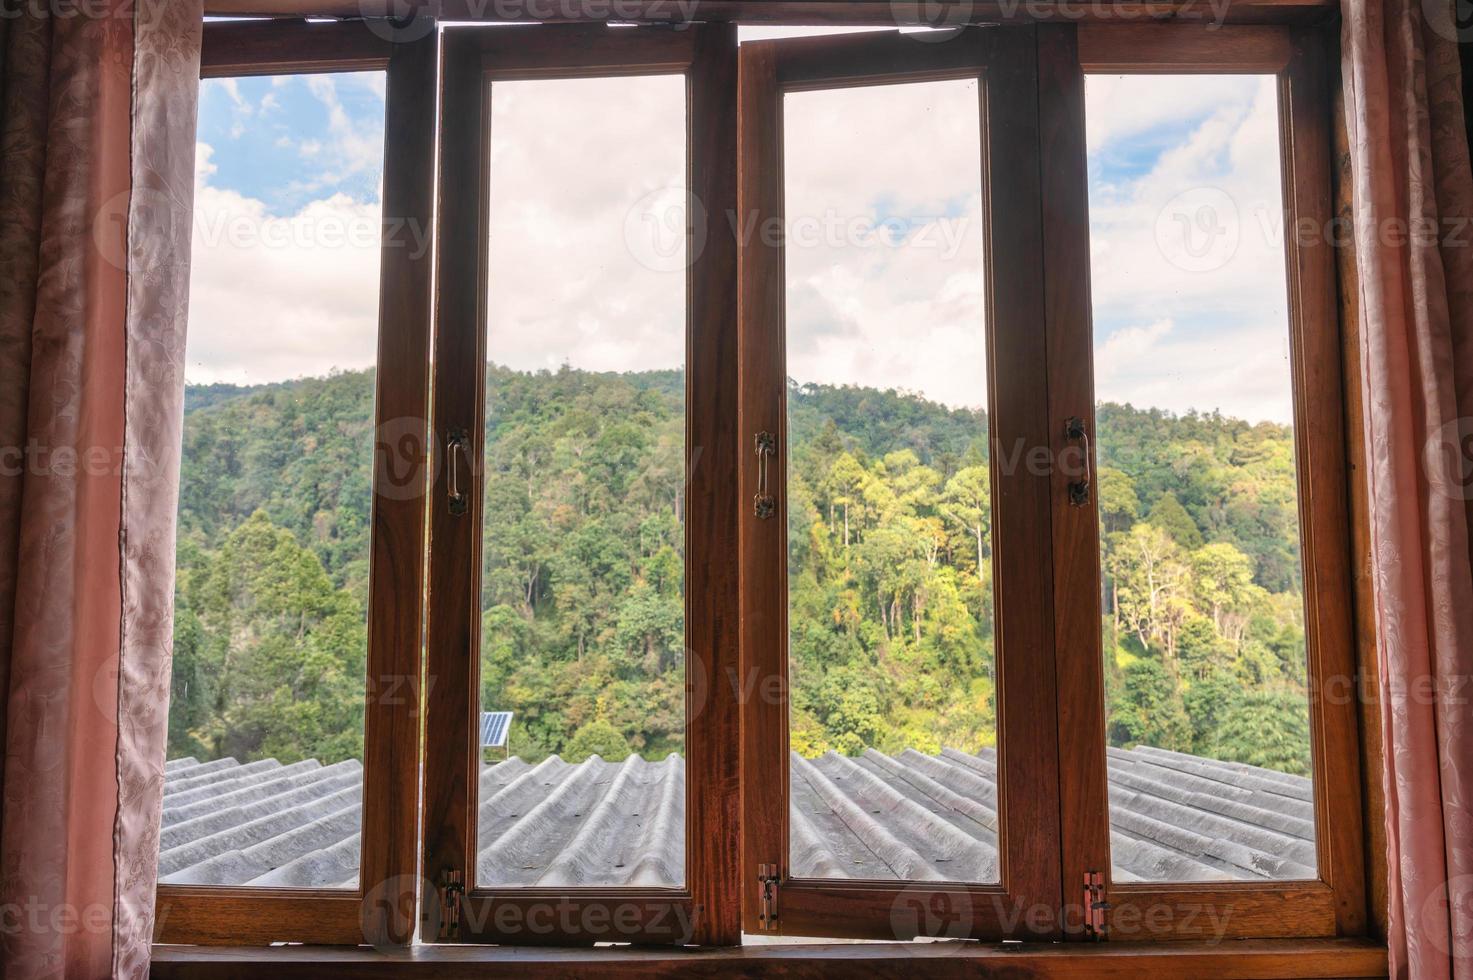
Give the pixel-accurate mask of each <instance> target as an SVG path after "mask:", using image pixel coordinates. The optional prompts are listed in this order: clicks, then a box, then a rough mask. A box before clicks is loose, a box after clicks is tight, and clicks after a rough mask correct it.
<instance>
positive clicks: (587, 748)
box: [564, 720, 630, 762]
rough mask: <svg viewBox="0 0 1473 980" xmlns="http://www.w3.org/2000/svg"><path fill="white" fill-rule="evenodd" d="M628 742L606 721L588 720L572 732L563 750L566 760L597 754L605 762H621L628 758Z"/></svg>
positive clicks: (577, 759) (581, 759)
mask: <svg viewBox="0 0 1473 980" xmlns="http://www.w3.org/2000/svg"><path fill="white" fill-rule="evenodd" d="M629 754H630V749H629V742H628V741H627V740H626V739H625V738H624V736H623V735H621V734H619V730H618V729H617V728H615V727H614V726H613V725H610V724H609V723H608V722H606V721H603V720H599V721H590V722H589V723H588V724H586V725H584V726H583V727H582V728H580V729H578V731H577V732H575V733H574V734H573V738H572V740H571V741H570V742H568V747H567V748H566V749H565V750H564V755H565V757H566V759H567V761H568V762H582V761H583V760H584V759H587V758H588V757H589V756H594V755H596V756H598V757H599V758H601V759H603V760H604V761H605V762H623V761H624V760H625V759H627V758H629Z"/></svg>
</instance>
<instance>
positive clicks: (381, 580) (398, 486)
mask: <svg viewBox="0 0 1473 980" xmlns="http://www.w3.org/2000/svg"><path fill="white" fill-rule="evenodd" d="M435 47H436V38H435V36H434V35H433V33H432V34H431V35H430V36H429V37H428V38H425V39H423V40H420V41H416V42H413V43H397V44H395V43H391V42H390V41H389V40H387V39H385V38H383V37H380V36H378V35H376V34H375V33H373V32H372V31H370V30H368V29H367V28H366V27H365V26H364V25H362V24H350V23H338V24H308V23H304V22H290V21H286V22H283V21H275V22H272V21H264V22H243V23H220V22H215V23H207V24H206V25H205V28H204V40H203V47H202V53H201V64H200V76H201V78H202V79H208V78H225V77H240V76H247V75H284V74H306V73H319V72H348V71H383V72H385V73H386V81H387V97H386V105H385V132H386V133H388V132H391V131H392V132H394V133H396V134H397V135H396V138H394V139H387V138H386V139H385V145H384V172H383V212H384V214H385V215H395V216H398V217H399V218H402V219H404V220H402V221H396V222H394V223H392V224H390V223H386V225H385V229H386V236H387V237H386V240H385V244H384V247H383V249H382V253H381V259H380V270H379V321H378V323H379V325H378V356H377V360H376V364H375V397H374V406H375V408H374V413H375V424H376V425H378V426H380V429H379V431H380V432H381V433H383V432H385V431H386V430H385V429H384V428H383V424H384V422H385V421H386V420H424V419H427V418H428V414H429V412H428V407H429V406H428V394H429V339H430V314H431V309H430V282H431V278H430V273H431V258H432V257H431V256H430V255H428V254H420V253H419V252H418V251H417V250H416V249H415V248H414V247H413V246H414V245H415V241H414V239H413V237H412V236H411V234H410V229H412V228H414V227H416V225H415V223H418V224H417V227H419V228H429V227H430V222H431V212H430V208H431V205H432V203H433V197H432V186H433V185H432V180H433V169H432V165H431V160H432V156H431V154H432V153H433V150H434V129H433V112H432V111H431V109H430V105H432V102H431V101H430V100H432V99H433V97H434V92H435V63H436V57H435ZM399 137H402V138H399ZM400 428H401V426H398V425H396V426H393V427H391V429H392V430H393V433H394V434H397V433H398V430H399V429H400ZM391 437H392V435H381V436H380V440H381V441H380V443H379V445H378V446H377V448H376V450H375V457H376V460H375V472H374V476H373V480H374V488H375V490H374V493H373V497H372V499H373V505H372V507H373V510H372V522H371V526H372V533H371V538H370V546H369V547H370V571H369V602H368V633H367V635H368V649H367V662H366V677H365V691H364V735H363V751H364V757H363V823H362V831H361V839H362V841H363V842H364V844H363V847H362V850H361V852H360V855H359V874H358V887H357V889H293V888H251V887H248V886H236V887H231V886H194V885H167V884H164V885H159V886H158V890H157V906H156V909H157V911H156V916H155V929H154V941H155V942H158V943H197V944H229V943H265V942H279V941H287V942H304V943H336V944H358V943H364V942H367V943H373V944H381V943H385V942H388V943H395V942H406V941H408V940H409V939H410V938H411V936H412V935H413V931H414V927H415V921H414V914H413V910H412V904H411V903H412V899H413V896H414V893H415V888H414V887H413V884H412V883H413V881H414V874H415V859H416V851H417V843H416V839H415V838H416V833H417V830H418V820H419V813H418V799H417V797H418V764H417V760H418V755H419V737H420V731H419V727H420V715H421V711H420V696H419V689H420V679H421V674H420V654H419V646H420V623H421V615H422V608H421V605H422V603H421V600H422V594H423V588H422V582H423V578H422V568H421V566H422V562H421V561H420V559H419V557H418V556H419V555H420V554H421V553H422V551H423V547H424V484H425V476H426V473H425V468H424V466H423V465H422V464H421V465H419V466H415V467H413V468H412V469H411V470H410V471H409V472H407V473H405V472H398V471H394V472H390V471H389V470H388V469H387V467H389V466H393V465H394V464H393V463H392V462H390V461H391V460H395V459H398V458H402V454H401V450H400V447H399V446H397V445H396V446H389V445H387V444H386V442H385V440H387V439H389V438H391ZM384 480H392V481H393V492H392V493H384V492H381V490H380V485H381V482H382V481H384Z"/></svg>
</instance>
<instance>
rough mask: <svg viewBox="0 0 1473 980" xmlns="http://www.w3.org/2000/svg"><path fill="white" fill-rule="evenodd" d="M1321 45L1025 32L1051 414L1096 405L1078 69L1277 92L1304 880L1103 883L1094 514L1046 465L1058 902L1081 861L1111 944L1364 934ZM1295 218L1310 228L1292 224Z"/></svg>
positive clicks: (1207, 36) (1308, 33)
mask: <svg viewBox="0 0 1473 980" xmlns="http://www.w3.org/2000/svg"><path fill="white" fill-rule="evenodd" d="M1326 47H1327V44H1326V38H1325V36H1324V33H1323V31H1322V29H1319V28H1309V27H1294V28H1289V27H1272V26H1251V27H1249V26H1243V27H1221V28H1219V29H1216V30H1206V29H1204V28H1203V27H1201V26H1196V25H1192V26H1187V25H1182V26H1171V27H1165V26H1161V25H1151V26H1148V27H1142V26H1133V27H1132V26H1118V25H1117V26H1104V25H1081V26H1079V27H1078V28H1074V27H1064V26H1049V27H1042V28H1040V42H1039V48H1040V57H1039V60H1040V113H1041V117H1042V128H1043V131H1044V141H1045V152H1046V154H1047V155H1048V158H1049V160H1050V161H1051V162H1050V166H1049V167H1048V168H1047V170H1046V171H1045V174H1044V195H1045V200H1046V201H1047V202H1048V206H1047V207H1046V208H1045V213H1046V214H1047V215H1049V216H1050V217H1049V220H1048V222H1047V224H1046V227H1045V229H1044V236H1045V240H1046V242H1047V254H1048V256H1049V263H1048V265H1047V267H1046V270H1045V272H1046V276H1047V279H1048V283H1049V285H1048V296H1049V309H1048V316H1047V319H1046V331H1047V333H1048V337H1049V340H1048V345H1049V371H1050V382H1051V383H1050V401H1051V403H1052V404H1051V415H1052V417H1054V418H1055V419H1062V418H1065V417H1067V416H1069V415H1077V416H1079V417H1080V418H1086V419H1092V418H1093V415H1094V388H1093V378H1092V357H1091V351H1092V350H1093V336H1092V329H1091V325H1090V316H1091V310H1090V304H1089V294H1088V281H1089V272H1090V262H1089V240H1088V221H1087V220H1086V218H1087V215H1088V195H1087V190H1086V178H1085V149H1084V95H1083V88H1084V85H1083V82H1084V73H1086V72H1099V73H1120V74H1131V73H1158V74H1182V73H1198V74H1225V73H1239V74H1272V75H1275V76H1277V78H1278V87H1279V113H1280V134H1281V139H1280V144H1281V153H1282V173H1283V187H1284V197H1283V200H1284V228H1285V229H1286V235H1285V252H1286V254H1285V259H1286V262H1287V266H1288V276H1287V281H1288V290H1289V296H1288V299H1289V321H1290V350H1291V356H1290V361H1291V372H1292V378H1293V389H1294V390H1293V400H1294V428H1295V436H1296V438H1295V451H1296V454H1297V468H1298V480H1299V496H1300V504H1299V517H1300V535H1301V544H1302V559H1301V560H1302V563H1303V569H1304V577H1305V587H1304V594H1305V616H1306V644H1307V653H1308V671H1309V678H1310V681H1309V685H1308V686H1309V700H1310V705H1309V707H1310V729H1311V744H1312V760H1313V761H1312V770H1311V771H1312V774H1313V779H1314V783H1313V786H1314V803H1315V825H1316V844H1317V850H1318V853H1317V865H1318V875H1319V879H1318V880H1316V881H1283V882H1262V883H1260V882H1207V883H1186V882H1183V883H1154V882H1153V883H1148V884H1147V883H1139V884H1138V883H1130V884H1125V883H1115V882H1113V881H1110V880H1109V876H1110V871H1111V860H1110V851H1109V815H1108V800H1107V795H1108V787H1107V785H1106V765H1105V712H1104V686H1103V660H1102V658H1103V654H1102V651H1101V646H1100V631H1099V622H1100V601H1101V600H1100V589H1099V581H1100V579H1099V574H1100V572H1099V557H1100V556H1099V540H1100V539H1099V527H1098V512H1097V509H1096V508H1095V507H1092V506H1091V507H1072V506H1070V504H1069V498H1068V481H1069V479H1070V477H1069V475H1068V474H1065V473H1059V474H1056V475H1055V477H1054V487H1053V491H1054V505H1053V528H1054V546H1053V555H1054V568H1055V578H1054V581H1055V587H1056V590H1057V592H1056V596H1055V609H1056V611H1057V617H1058V618H1057V627H1056V635H1057V637H1058V641H1059V642H1058V644H1057V646H1056V648H1055V651H1056V656H1057V659H1058V666H1057V672H1058V676H1059V678H1060V682H1059V714H1060V718H1061V719H1067V720H1068V723H1067V724H1065V725H1064V726H1063V727H1062V728H1061V731H1060V738H1061V744H1060V751H1061V753H1062V758H1063V760H1064V764H1063V765H1061V769H1060V775H1061V781H1060V810H1061V812H1062V814H1063V820H1064V826H1065V827H1066V828H1068V832H1067V833H1066V835H1065V836H1064V838H1063V868H1064V880H1065V885H1066V895H1070V894H1072V895H1074V896H1078V897H1077V898H1073V901H1075V902H1076V903H1079V904H1081V905H1082V902H1083V876H1084V874H1085V872H1087V871H1091V870H1097V871H1100V872H1103V873H1104V874H1105V876H1106V886H1105V894H1104V896H1103V897H1104V900H1105V901H1107V902H1108V903H1109V905H1110V906H1111V908H1110V909H1109V911H1108V913H1107V918H1106V924H1107V926H1108V928H1109V929H1110V930H1111V932H1112V934H1114V935H1115V936H1116V937H1117V938H1119V939H1122V940H1150V939H1193V938H1195V939H1216V938H1223V937H1230V938H1235V937H1250V936H1251V937H1311V936H1354V935H1361V934H1363V933H1364V931H1365V928H1366V892H1365V889H1366V884H1365V870H1364V854H1363V844H1362V821H1363V813H1362V801H1361V791H1360V786H1361V782H1360V779H1361V775H1360V750H1359V742H1358V735H1357V705H1356V699H1355V697H1354V696H1353V692H1354V691H1355V686H1354V679H1355V677H1356V665H1355V652H1356V651H1355V643H1354V639H1353V636H1354V634H1353V631H1352V625H1351V596H1352V592H1351V579H1350V557H1349V556H1350V550H1349V546H1350V531H1349V528H1350V522H1349V520H1350V519H1349V513H1348V497H1347V492H1348V486H1349V483H1348V481H1349V474H1348V472H1347V469H1346V461H1345V452H1346V441H1345V439H1346V435H1345V417H1344V404H1345V403H1344V391H1343V381H1342V376H1341V354H1340V343H1341V339H1340V331H1339V320H1338V316H1337V309H1336V293H1335V265H1334V263H1335V252H1334V249H1333V247H1332V245H1331V244H1330V241H1329V240H1328V239H1327V238H1326V237H1325V234H1320V233H1328V230H1329V229H1331V228H1332V225H1331V224H1330V219H1331V217H1332V211H1331V183H1330V177H1331V168H1330V159H1331V158H1330V144H1331V133H1330V121H1331V119H1330V89H1329V86H1330V84H1331V79H1330V76H1329V74H1328V72H1329V67H1330V66H1329V64H1328V61H1327V55H1326ZM1300 228H1309V229H1317V230H1318V232H1320V233H1317V234H1298V233H1296V229H1300ZM1053 437H1054V438H1053V449H1054V452H1055V454H1057V453H1059V452H1061V451H1062V450H1063V449H1064V448H1066V446H1067V443H1066V440H1065V438H1064V433H1063V431H1062V427H1061V426H1055V431H1054V432H1053ZM1056 458H1057V456H1056ZM1076 883H1077V884H1076ZM1071 885H1072V886H1073V887H1072V892H1071V891H1070V890H1069V889H1070V886H1071ZM1076 918H1077V915H1076ZM1071 935H1083V930H1081V929H1077V928H1076V929H1073V930H1071Z"/></svg>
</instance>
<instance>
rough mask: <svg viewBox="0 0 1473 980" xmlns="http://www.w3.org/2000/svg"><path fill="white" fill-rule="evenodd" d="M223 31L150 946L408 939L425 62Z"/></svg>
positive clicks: (300, 31)
mask: <svg viewBox="0 0 1473 980" xmlns="http://www.w3.org/2000/svg"><path fill="white" fill-rule="evenodd" d="M207 34H208V38H207V41H206V55H205V59H204V65H203V74H204V79H203V81H202V82H201V99H200V106H201V110H200V117H201V126H200V136H199V142H200V148H199V157H198V168H197V172H198V178H197V181H198V185H197V188H196V195H195V222H194V262H193V273H192V283H191V293H192V296H191V299H192V304H191V317H190V330H189V340H188V347H187V357H188V359H189V363H188V367H187V369H186V377H187V382H188V389H187V392H186V399H185V401H186V413H185V414H186V421H185V435H184V451H183V457H182V462H181V470H182V472H181V480H180V482H181V492H180V521H179V540H178V546H177V564H178V586H177V599H176V631H175V646H174V666H173V670H174V675H173V697H172V699H171V708H170V717H169V753H170V756H169V758H170V761H169V763H168V767H167V773H166V785H165V804H164V813H163V827H162V831H161V840H160V857H159V913H158V934H159V938H160V939H161V940H162V941H179V940H189V941H211V940H213V941H232V942H234V941H242V940H247V941H248V940H250V939H252V938H256V939H259V940H283V939H288V940H300V941H313V942H362V941H364V938H365V937H367V938H368V939H370V940H379V939H384V938H392V937H396V936H398V937H403V936H407V935H408V934H409V931H410V929H411V928H412V926H413V916H412V911H411V912H410V914H408V915H406V914H405V909H404V907H403V906H402V904H401V897H400V896H399V895H398V894H397V892H398V891H401V890H403V889H401V888H399V886H398V885H397V884H396V883H397V882H399V881H400V880H401V879H403V878H405V877H407V876H409V875H410V874H411V873H412V870H413V852H412V839H409V838H407V837H405V836H404V835H403V833H402V830H401V829H400V828H409V829H412V828H413V826H414V823H415V804H414V799H415V790H414V784H415V772H414V758H415V755H416V754H417V740H418V735H417V730H416V727H417V721H416V719H417V717H418V716H419V714H420V710H421V709H420V694H419V656H418V652H417V646H418V633H419V625H418V624H419V619H420V612H419V587H418V583H419V581H420V575H419V571H418V563H417V562H416V561H414V560H410V561H403V560H402V559H401V558H400V555H401V554H403V553H406V552H407V553H409V554H411V555H412V554H414V553H416V552H418V551H420V550H421V548H422V535H423V531H422V524H423V521H422V517H421V508H422V503H423V494H424V491H423V489H422V485H423V481H424V478H425V477H424V466H423V461H424V460H423V453H424V447H425V432H424V419H425V418H426V416H427V414H428V412H427V406H426V404H425V397H426V391H427V386H426V380H427V371H426V369H425V366H424V365H425V363H426V362H425V356H426V347H427V344H426V341H427V338H428V333H427V327H428V318H427V314H428V306H427V304H425V303H424V300H425V299H426V298H427V294H426V293H425V291H424V287H425V285H427V282H428V277H427V275H426V273H427V269H426V264H427V262H428V247H427V243H426V242H424V241H423V235H425V234H427V233H428V229H429V227H430V224H429V211H428V208H427V207H424V206H423V204H424V202H423V201H417V200H416V199H415V196H414V194H415V188H414V186H413V181H414V176H415V175H414V166H415V161H414V160H413V157H412V154H408V153H388V154H386V153H385V145H386V140H385V131H386V130H387V131H389V132H393V133H394V134H395V136H396V137H401V136H402V137H406V138H409V139H411V140H412V138H413V136H414V135H415V125H416V124H415V123H413V122H410V121H409V120H407V119H406V115H408V114H409V113H406V109H411V108H412V106H411V105H410V103H412V102H413V99H414V96H415V92H414V88H415V85H416V82H417V78H416V72H418V71H421V70H423V67H424V66H428V67H429V68H430V70H431V74H432V73H433V61H432V60H430V59H429V58H428V57H425V53H424V52H423V46H421V47H420V48H418V49H417V48H416V47H415V46H413V45H401V46H399V47H398V48H397V49H396V50H394V51H393V52H391V51H390V48H389V46H388V45H387V44H383V43H381V42H379V41H378V40H377V39H375V38H373V37H372V36H371V35H367V34H366V33H365V32H363V31H361V30H359V29H357V28H352V29H345V28H343V27H341V26H332V25H310V26H309V25H304V24H303V25H274V24H250V25H230V26H229V27H228V28H226V29H225V32H224V33H221V32H220V30H219V29H218V27H217V26H216V25H212V26H211V27H210V28H209V29H208V31H207ZM431 54H432V52H431ZM267 55H269V56H270V59H271V60H270V61H269V62H268V61H267V60H266V56H267ZM416 59H418V60H417V61H416ZM386 93H387V94H386ZM386 102H387V105H386ZM427 137H428V134H425V135H424V138H427ZM416 207H422V209H421V210H416ZM416 233H418V234H419V236H420V237H419V238H416ZM380 283H382V284H383V285H382V287H381V286H380ZM405 844H408V845H410V849H406V848H405V847H404V845H405ZM390 891H393V892H394V894H389V892H390ZM410 894H411V895H412V889H410Z"/></svg>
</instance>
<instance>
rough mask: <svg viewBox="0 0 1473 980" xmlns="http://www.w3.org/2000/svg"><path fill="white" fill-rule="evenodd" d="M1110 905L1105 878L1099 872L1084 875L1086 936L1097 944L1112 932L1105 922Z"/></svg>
mask: <svg viewBox="0 0 1473 980" xmlns="http://www.w3.org/2000/svg"><path fill="white" fill-rule="evenodd" d="M1108 911H1110V903H1109V902H1107V901H1105V876H1104V875H1103V874H1101V873H1100V872H1098V871H1086V872H1085V873H1084V934H1085V935H1086V936H1088V937H1089V938H1090V939H1093V940H1094V941H1095V942H1101V941H1103V940H1104V939H1105V938H1106V937H1107V936H1108V935H1109V932H1110V927H1109V925H1108V924H1107V923H1106V922H1105V913H1106V912H1108Z"/></svg>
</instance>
